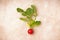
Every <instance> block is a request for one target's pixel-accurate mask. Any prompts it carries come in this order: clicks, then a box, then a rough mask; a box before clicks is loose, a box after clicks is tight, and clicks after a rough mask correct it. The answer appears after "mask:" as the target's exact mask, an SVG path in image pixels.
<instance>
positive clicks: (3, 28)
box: [0, 0, 60, 40]
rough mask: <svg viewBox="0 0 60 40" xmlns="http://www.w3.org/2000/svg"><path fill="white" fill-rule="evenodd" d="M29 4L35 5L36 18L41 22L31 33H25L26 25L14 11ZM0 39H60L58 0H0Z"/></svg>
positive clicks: (59, 3) (59, 0)
mask: <svg viewBox="0 0 60 40" xmlns="http://www.w3.org/2000/svg"><path fill="white" fill-rule="evenodd" d="M31 4H34V5H36V7H37V10H38V16H37V20H40V21H41V22H42V24H41V25H40V26H39V27H35V28H34V31H35V33H34V34H33V35H29V34H27V30H28V27H27V26H26V24H25V22H23V21H21V20H19V18H20V17H21V14H19V13H18V12H17V11H16V8H17V7H20V8H23V9H24V10H26V9H27V8H28V7H30V5H31ZM0 40H60V0H0Z"/></svg>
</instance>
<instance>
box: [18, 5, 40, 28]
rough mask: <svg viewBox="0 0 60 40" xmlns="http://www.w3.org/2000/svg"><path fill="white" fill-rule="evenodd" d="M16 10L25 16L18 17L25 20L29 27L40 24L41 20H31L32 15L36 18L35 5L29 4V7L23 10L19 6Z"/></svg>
mask: <svg viewBox="0 0 60 40" xmlns="http://www.w3.org/2000/svg"><path fill="white" fill-rule="evenodd" d="M17 12H21V13H22V15H23V16H25V18H20V20H23V21H26V22H27V23H28V25H29V26H30V28H33V27H34V26H38V25H40V24H41V21H35V20H36V19H35V20H33V18H32V17H33V16H34V17H35V18H36V16H37V9H36V7H35V5H31V8H27V9H26V11H24V10H23V9H21V8H17Z"/></svg>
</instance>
